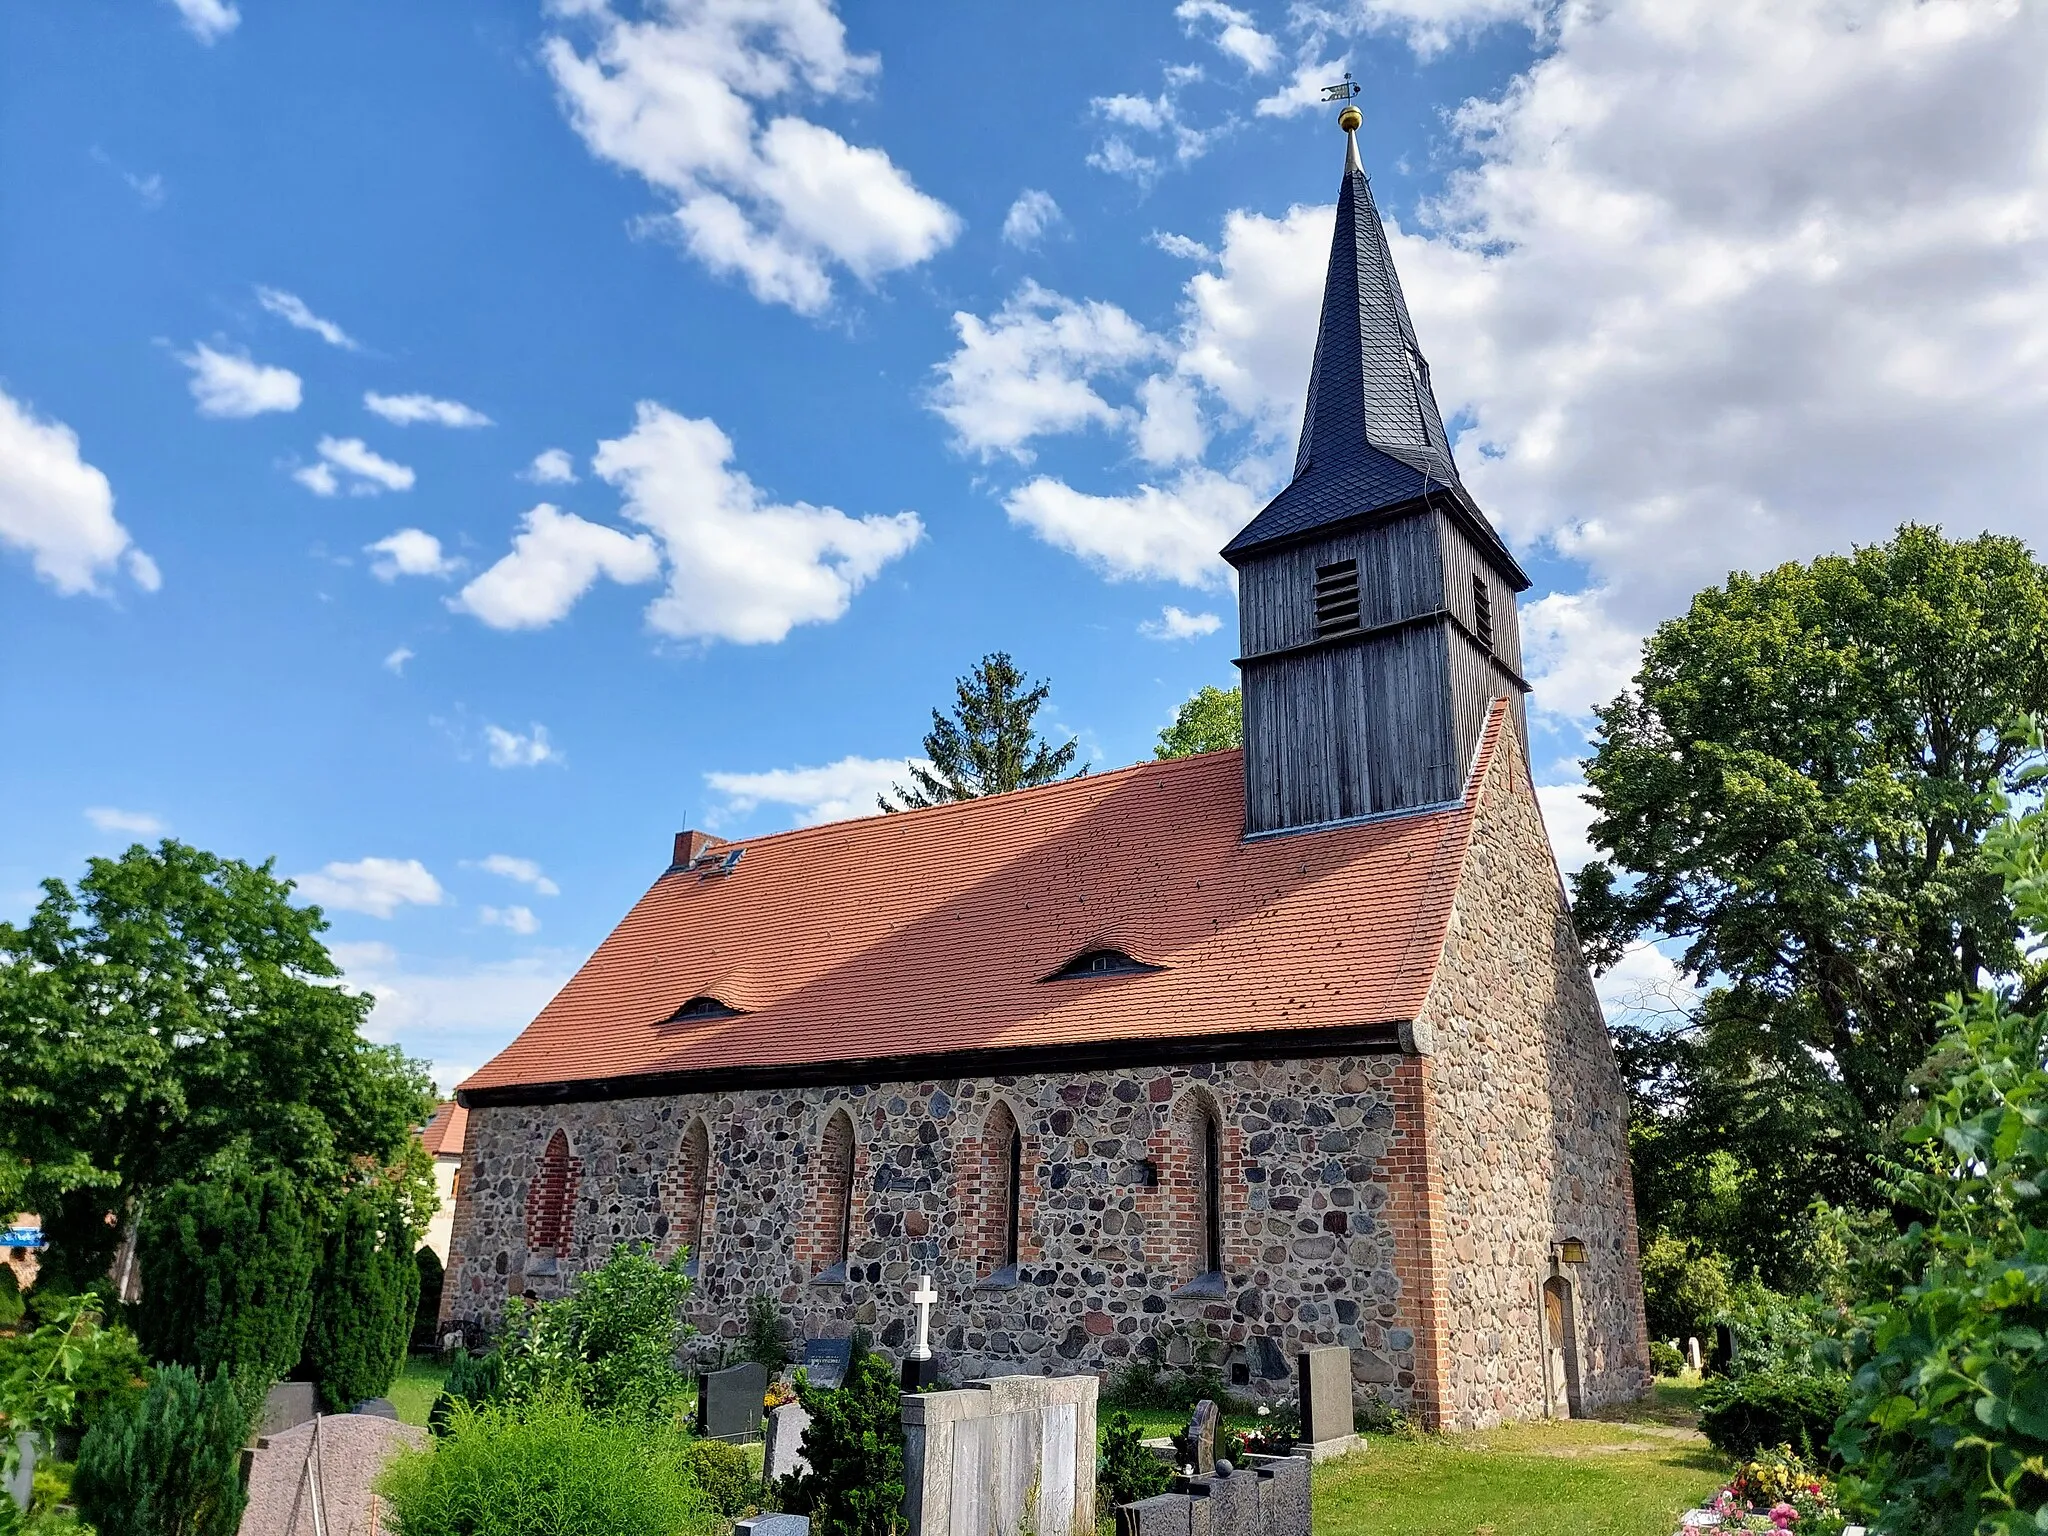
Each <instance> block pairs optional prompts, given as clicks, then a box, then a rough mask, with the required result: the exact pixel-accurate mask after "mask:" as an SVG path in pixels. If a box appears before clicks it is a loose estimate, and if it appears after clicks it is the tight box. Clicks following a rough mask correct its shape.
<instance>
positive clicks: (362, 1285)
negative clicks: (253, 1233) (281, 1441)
mask: <svg viewBox="0 0 2048 1536" xmlns="http://www.w3.org/2000/svg"><path fill="white" fill-rule="evenodd" d="M412 1245H413V1233H412V1231H411V1230H410V1229H409V1228H408V1227H407V1226H406V1222H405V1214H404V1210H403V1208H402V1207H401V1205H400V1204H399V1202H398V1201H397V1200H395V1199H394V1198H392V1196H391V1194H390V1193H389V1192H388V1191H383V1190H376V1189H362V1190H357V1191H354V1192H352V1193H351V1194H350V1195H349V1197H348V1198H347V1199H346V1200H345V1201H343V1202H342V1207H341V1210H340V1212H339V1213H338V1214H337V1215H336V1217H335V1220H334V1223H333V1227H332V1230H331V1231H330V1232H329V1233H328V1236H327V1244H326V1253H325V1256H324V1259H323V1261H322V1263H321V1266H320V1270H319V1273H318V1274H317V1275H316V1276H315V1279H314V1286H313V1317H312V1321H311V1323H310V1324H309V1325H308V1326H307V1329H306V1349H305V1356H304V1358H303V1360H302V1361H301V1364H302V1366H303V1367H304V1368H305V1370H306V1372H307V1374H309V1375H311V1376H312V1377H313V1379H314V1380H315V1381H317V1382H319V1383H320V1397H321V1400H322V1401H323V1402H324V1403H325V1404H326V1405H327V1410H328V1412H330V1413H346V1412H348V1411H349V1410H350V1409H351V1408H353V1407H354V1406H355V1405H356V1404H357V1403H360V1402H364V1401H366V1400H368V1399H370V1398H373V1397H380V1396H382V1395H383V1393H384V1390H385V1389H386V1388H387V1387H389V1386H390V1385H391V1382H392V1380H393V1378H394V1377H396V1376H397V1375H398V1371H399V1368H400V1367H401V1366H403V1365H404V1364H405V1346H406V1340H407V1339H408V1338H409V1337H410V1336H411V1333H412V1325H413V1315H414V1311H415V1309H416V1308H417V1307H418V1305H419V1294H420V1272H419V1267H418V1265H416V1264H415V1263H414V1262H413V1257H412Z"/></svg>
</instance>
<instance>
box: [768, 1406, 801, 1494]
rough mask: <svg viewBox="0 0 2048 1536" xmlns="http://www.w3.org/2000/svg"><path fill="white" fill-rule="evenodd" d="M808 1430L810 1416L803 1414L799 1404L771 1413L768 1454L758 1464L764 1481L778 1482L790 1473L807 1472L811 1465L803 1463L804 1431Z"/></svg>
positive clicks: (782, 1407)
mask: <svg viewBox="0 0 2048 1536" xmlns="http://www.w3.org/2000/svg"><path fill="white" fill-rule="evenodd" d="M810 1427H811V1416H810V1414H808V1413H807V1412H805V1411H804V1405H803V1404H802V1403H784V1404H783V1405H782V1406H781V1407H779V1408H775V1409H772V1410H770V1412H769V1414H768V1454H767V1455H766V1457H765V1458H764V1459H763V1460H762V1463H761V1479H762V1481H763V1482H768V1483H778V1482H780V1481H782V1479H783V1478H785V1477H788V1476H789V1475H790V1474H791V1473H792V1472H808V1471H809V1470H810V1467H811V1464H810V1463H809V1462H808V1461H805V1460H804V1450H803V1446H804V1431H805V1430H807V1429H809V1428H810Z"/></svg>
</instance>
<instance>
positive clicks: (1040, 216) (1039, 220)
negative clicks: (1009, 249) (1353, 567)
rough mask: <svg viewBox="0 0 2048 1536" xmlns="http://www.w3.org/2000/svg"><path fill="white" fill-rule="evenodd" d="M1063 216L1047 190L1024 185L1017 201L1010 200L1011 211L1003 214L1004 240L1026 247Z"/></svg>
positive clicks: (1007, 242)
mask: <svg viewBox="0 0 2048 1536" xmlns="http://www.w3.org/2000/svg"><path fill="white" fill-rule="evenodd" d="M1063 217H1064V216H1063V215H1062V214H1061V213H1060V205H1059V204H1058V203H1056V202H1054V201H1053V198H1052V194H1051V193H1050V192H1041V191H1039V190H1038V189H1037V188H1035V187H1027V188H1026V189H1025V190H1024V191H1022V192H1020V193H1018V194H1017V201H1015V202H1014V203H1012V204H1010V211H1009V212H1008V213H1006V214H1004V215H1003V243H1004V244H1006V245H1014V246H1016V247H1017V248H1018V249H1019V250H1027V249H1029V248H1030V247H1031V246H1033V245H1036V244H1037V243H1038V241H1039V238H1040V237H1041V236H1042V235H1044V233H1045V232H1046V231H1047V230H1048V229H1051V228H1052V227H1053V226H1054V225H1055V224H1058V223H1060V222H1061V221H1062V219H1063Z"/></svg>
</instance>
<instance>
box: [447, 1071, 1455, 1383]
mask: <svg viewBox="0 0 2048 1536" xmlns="http://www.w3.org/2000/svg"><path fill="white" fill-rule="evenodd" d="M1400 1060H1401V1058H1399V1057H1397V1056H1393V1055H1376V1056H1375V1055H1366V1056H1358V1057H1335V1058H1326V1059H1312V1060H1280V1061H1265V1062H1254V1061H1242V1062H1226V1063H1195V1064H1192V1065H1187V1066H1175V1067H1169V1068H1158V1069H1150V1070H1124V1071H1114V1072H1087V1073H1073V1074H1061V1073H1048V1074H1039V1075H1030V1076H1014V1077H1007V1076H1006V1077H994V1078H983V1079H969V1080H959V1079H948V1080H943V1081H928V1082H920V1083H898V1084H879V1085H873V1086H861V1087H852V1088H839V1087H805V1088H791V1089H787V1090H776V1089H753V1090H745V1091H738V1092H730V1093H720V1094H708V1095H682V1096H677V1097H668V1098H650V1099H625V1100H616V1101H612V1102H607V1103H586V1104H565V1105H560V1106H551V1107H548V1108H545V1109H528V1108H480V1109H476V1110H472V1111H471V1114H470V1120H469V1140H468V1145H467V1148H466V1157H467V1160H468V1163H469V1169H470V1173H469V1178H468V1180H467V1184H466V1187H465V1190H464V1195H463V1201H462V1210H461V1211H460V1212H459V1214H458V1217H457V1220H456V1224H455V1228H456V1230H455V1236H454V1240H453V1249H454V1252H453V1254H452V1256H451V1261H450V1270H449V1277H448V1284H447V1290H446V1293H445V1295H446V1301H445V1302H444V1309H445V1316H446V1317H447V1318H448V1319H449V1321H450V1322H451V1324H454V1325H460V1326H464V1327H467V1328H469V1329H471V1330H472V1331H488V1330H489V1329H490V1328H491V1327H492V1326H494V1324H495V1322H496V1319H497V1317H498V1313H499V1309H500V1307H501V1306H502V1304H503V1301H504V1299H505V1298H506V1297H507V1296H516V1295H523V1294H529V1293H530V1294H532V1295H535V1296H539V1297H549V1296H554V1295H557V1294H560V1292H561V1290H562V1289H563V1287H564V1286H565V1285H566V1283H567V1282H568V1280H569V1278H570V1277H571V1276H573V1275H574V1274H575V1273H576V1272H578V1271H579V1270H581V1269H583V1268H585V1267H587V1266H589V1265H591V1264H593V1263H595V1262H598V1261H601V1260H602V1258H603V1256H604V1255H605V1254H607V1253H608V1252H609V1251H610V1250H611V1248H612V1247H613V1246H614V1245H615V1244H617V1243H620V1242H632V1241H646V1242H651V1243H654V1244H655V1245H657V1247H658V1248H660V1249H662V1250H663V1251H672V1250H673V1247H674V1245H675V1242H676V1241H677V1238H678V1234H679V1231H680V1226H681V1216H682V1213H681V1212H680V1211H671V1210H668V1209H666V1208H665V1206H666V1204H668V1203H673V1199H674V1195H673V1193H671V1192H674V1191H678V1190H680V1189H681V1188H683V1187H685V1181H683V1180H682V1179H681V1178H679V1177H678V1176H677V1175H676V1174H675V1173H674V1172H672V1165H674V1164H675V1163H676V1162H677V1160H678V1159H679V1158H680V1157H681V1156H682V1155H683V1154H682V1148H683V1146H684V1140H685V1137H686V1136H687V1135H688V1134H689V1132H690V1130H691V1128H692V1126H693V1125H695V1124H697V1123H698V1122H699V1121H701V1122H702V1123H703V1125H704V1126H705V1128H706V1130H707V1131H708V1134H709V1142H710V1149H711V1158H710V1170H709V1185H710V1188H709V1189H708V1191H707V1198H706V1202H705V1209H706V1215H705V1222H706V1227H707V1231H708V1234H709V1235H708V1237H707V1240H706V1243H705V1247H704V1250H703V1251H702V1252H701V1253H700V1254H699V1256H698V1289H697V1292H696V1296H695V1311H694V1319H693V1320H694V1321H695V1323H696V1324H697V1326H698V1327H699V1328H700V1329H701V1330H703V1331H704V1332H706V1333H710V1334H723V1335H725V1336H727V1337H731V1336H733V1335H735V1334H737V1332H738V1331H739V1330H740V1328H741V1326H742V1323H743V1321H744V1317H745V1310H746V1303H747V1301H748V1298H750V1297H751V1296H753V1295H754V1294H756V1293H759V1292H766V1293H768V1294H770V1295H772V1296H773V1297H774V1298H775V1299H776V1301H777V1302H778V1303H779V1304H780V1305H781V1307H782V1308H783V1310H784V1314H785V1316H787V1317H788V1318H789V1319H790V1320H791V1322H792V1323H793V1324H794V1325H795V1326H796V1327H797V1328H799V1329H801V1330H802V1331H803V1332H804V1333H805V1334H806V1335H807V1336H811V1337H827V1336H833V1335H839V1336H843V1335H845V1334H846V1333H847V1332H849V1331H850V1330H851V1329H852V1328H853V1326H854V1325H856V1324H860V1325H864V1326H866V1327H868V1328H870V1329H871V1330H873V1332H874V1334H875V1336H876V1338H877V1340H878V1342H880V1343H881V1344H882V1345H883V1346H884V1347H889V1348H898V1347H900V1346H902V1345H903V1344H904V1343H905V1342H906V1340H905V1329H906V1325H907V1319H908V1317H909V1308H908V1307H907V1305H906V1304H905V1303H904V1301H903V1299H902V1298H903V1295H904V1292H905V1290H906V1288H907V1286H908V1284H909V1280H910V1277H911V1276H913V1275H915V1274H918V1273H923V1272H929V1273H930V1274H931V1275H932V1276H933V1277H934V1280H935V1283H936V1285H937V1288H938V1291H939V1294H940V1297H941V1300H940V1303H939V1305H938V1307H937V1308H936V1310H935V1312H934V1315H933V1342H934V1345H935V1347H936V1348H937V1349H938V1350H939V1351H940V1353H941V1354H942V1355H943V1356H944V1364H945V1366H946V1368H947V1370H948V1372H949V1374H950V1375H951V1376H952V1377H953V1379H955V1380H959V1381H965V1380H970V1379H974V1378H977V1377H983V1376H996V1375H1002V1374H1006V1373H1011V1372H1018V1371H1025V1372H1041V1371H1056V1372H1062V1373H1065V1372H1073V1371H1077V1370H1083V1371H1085V1370H1095V1371H1110V1370H1115V1369H1117V1368H1118V1367H1120V1366H1122V1365H1124V1364H1125V1363H1126V1362H1128V1361H1130V1360H1131V1359H1132V1358H1133V1357H1134V1356H1135V1355H1137V1354H1139V1352H1140V1351H1148V1352H1150V1351H1157V1352H1159V1353H1160V1354H1161V1355H1162V1356H1164V1357H1165V1358H1167V1359H1168V1360H1170V1361H1173V1362H1176V1363H1179V1362H1184V1361H1185V1360H1186V1359H1187V1357H1188V1355H1189V1353H1190V1351H1191V1349H1192V1348H1193V1345H1194V1342H1195V1340H1196V1339H1197V1338H1198V1337H1199V1336H1202V1335H1204V1334H1206V1335H1208V1336H1210V1337H1211V1338H1213V1339H1214V1340H1215V1342H1216V1343H1217V1344H1218V1345H1220V1346H1221V1347H1222V1348H1223V1350H1224V1351H1225V1352H1226V1357H1225V1360H1224V1362H1223V1363H1224V1364H1226V1365H1229V1364H1238V1365H1241V1366H1243V1367H1245V1368H1246V1370H1247V1371H1248V1372H1249V1375H1250V1380H1249V1382H1245V1383H1241V1384H1240V1385H1239V1388H1238V1390H1240V1391H1245V1392H1249V1393H1254V1394H1259V1393H1263V1394H1265V1395H1269V1396H1274V1397H1281V1396H1285V1395H1286V1394H1287V1393H1288V1392H1289V1391H1290V1390H1291V1387H1290V1383H1289V1380H1288V1377H1289V1375H1290V1368H1291V1365H1292V1361H1293V1356H1294V1354H1295V1352H1296V1351H1297V1350H1299V1349H1303V1348H1307V1347H1310V1346H1313V1345H1319V1344H1343V1345H1346V1346H1348V1347H1350V1348H1351V1349H1353V1350H1355V1351H1356V1352H1357V1353H1356V1357H1355V1358H1356V1361H1357V1373H1358V1376H1359V1380H1360V1385H1361V1389H1364V1388H1366V1387H1370V1388H1373V1389H1376V1390H1378V1391H1379V1392H1381V1393H1382V1395H1384V1396H1385V1397H1387V1398H1388V1399H1389V1400H1391V1401H1394V1402H1396V1403H1404V1404H1405V1403H1409V1402H1411V1392H1412V1389H1413V1387H1414V1380H1415V1378H1414V1357H1415V1337H1414V1331H1413V1326H1412V1322H1411V1320H1410V1318H1409V1317H1408V1315H1407V1313H1408V1311H1409V1310H1410V1308H1409V1305H1408V1303H1407V1302H1406V1301H1404V1299H1403V1298H1402V1297H1401V1296H1400V1295H1399V1286H1398V1283H1397V1281H1396V1279H1395V1275H1394V1263H1393V1257H1394V1255H1393V1249H1394V1235H1393V1232H1392V1229H1391V1227H1390V1225H1389V1223H1388V1221H1387V1220H1386V1219H1385V1212H1386V1209H1387V1205H1388V1190H1387V1186H1386V1178H1387V1169H1386V1167H1385V1166H1384V1163H1385V1159H1386V1157H1387V1155H1388V1150H1389V1146H1390V1144H1391V1142H1392V1140H1393V1136H1392V1132H1393V1120H1394V1098H1393V1091H1392V1083H1393V1079H1394V1075H1395V1072H1396V1070H1397V1067H1398V1065H1399V1062H1400ZM1197 1102H1203V1103H1206V1105H1207V1106H1208V1108H1209V1109H1210V1110H1211V1112H1213V1113H1214V1114H1215V1115H1216V1117H1217V1120H1218V1124H1219V1126H1220V1128H1221V1132H1222V1135H1221V1143H1222V1160H1223V1169H1224V1179H1223V1187H1222V1191H1221V1203H1222V1216H1223V1239H1224V1269H1223V1272H1222V1273H1221V1274H1220V1275H1197V1274H1196V1273H1194V1272H1193V1265H1194V1263H1196V1262H1198V1261H1197V1260H1196V1259H1195V1258H1194V1255H1195V1254H1197V1253H1198V1252H1199V1251H1200V1249H1201V1247H1202V1243H1201V1239H1200V1234H1199V1231H1190V1230H1187V1229H1188V1228H1189V1227H1190V1226H1191V1225H1192V1224H1193V1223H1194V1222H1197V1221H1199V1220H1200V1219H1201V1215H1200V1213H1201V1210H1202V1202H1201V1200H1200V1199H1199V1198H1198V1191H1197V1190H1196V1189H1194V1188H1193V1187H1192V1181H1193V1180H1195V1179H1198V1178H1199V1177H1200V1172H1199V1170H1200V1166H1201V1161H1200V1158H1199V1157H1198V1156H1197V1155H1195V1152H1194V1149H1192V1148H1186V1147H1182V1146H1181V1145H1180V1142H1181V1141H1182V1140H1184V1139H1186V1137H1187V1135H1188V1127H1190V1126H1191V1125H1193V1124H1195V1123H1197V1117H1196V1116H1195V1115H1194V1114H1193V1113H1192V1106H1193V1105H1194V1104H1196V1103H1197ZM998 1103H1001V1104H1002V1105H1004V1106H1005V1107H1006V1109H1007V1111H1008V1113H1009V1114H1011V1115H1013V1116H1014V1117H1015V1119H1016V1123H1017V1125H1018V1127H1019V1129H1020V1130H1021V1132H1022V1136H1023V1142H1024V1175H1023V1185H1024V1188H1023V1199H1022V1215H1021V1226H1022V1231H1021V1234H1020V1236H1021V1239H1022V1241H1021V1242H1020V1245H1019V1247H1020V1250H1021V1251H1020V1260H1021V1262H1020V1263H1019V1265H1018V1266H1017V1268H1016V1269H1015V1271H1014V1272H1004V1271H1001V1270H999V1269H997V1268H996V1267H995V1266H996V1265H997V1264H999V1263H1000V1258H1001V1255H1000V1254H999V1253H992V1252H989V1251H988V1249H989V1248H990V1246H991V1245H990V1237H989V1234H988V1230H987V1226H986V1224H985V1223H984V1222H982V1221H980V1220H979V1219H978V1214H979V1213H978V1209H977V1199H976V1195H975V1192H976V1190H977V1189H978V1188H979V1187H980V1185H981V1182H982V1180H981V1179H979V1178H973V1177H960V1178H956V1177H955V1170H956V1168H961V1167H963V1166H964V1168H966V1169H968V1170H972V1169H976V1168H978V1167H984V1166H985V1165H986V1161H987V1159H986V1154H985V1152H984V1150H983V1147H982V1132H983V1127H984V1123H985V1122H986V1120H987V1119H988V1116H989V1115H990V1113H991V1111H992V1110H993V1109H994V1108H995V1106H996V1105H997V1104H998ZM841 1110H844V1111H846V1112H847V1114H848V1115H849V1116H850V1118H851V1121H852V1124H853V1126H854V1129H855V1134H856V1137H857V1138H858V1155H857V1158H856V1164H855V1167H856V1179H855V1190H856V1197H857V1199H858V1201H859V1209H858V1210H857V1211H856V1213H855V1218H854V1222H853V1240H852V1250H853V1251H852V1255H851V1258H850V1261H849V1262H848V1263H847V1265H846V1267H845V1271H844V1279H843V1280H834V1279H825V1280H821V1279H820V1278H819V1277H820V1274H821V1273H822V1274H824V1275H830V1274H831V1273H832V1266H830V1265H829V1264H826V1263H822V1262H819V1261H820V1260H822V1259H824V1258H826V1257H828V1256H827V1255H823V1254H820V1253H818V1252H817V1250H816V1246H815V1244H813V1243H812V1242H810V1241H809V1240H808V1239H806V1238H805V1236H804V1234H806V1233H809V1232H812V1231H814V1230H815V1222H814V1220H813V1213H814V1211H815V1210H816V1209H817V1208H818V1207H819V1205H820V1204H821V1203H823V1202H825V1201H827V1200H829V1198H830V1197H829V1195H828V1194H827V1193H826V1192H825V1191H823V1190H821V1189H820V1188H819V1187H818V1184H819V1176H820V1174H821V1172H822V1168H821V1166H820V1165H821V1163H822V1161H823V1159H822V1158H821V1156H820V1143H821V1140H822V1137H823V1134H824V1132H825V1129H826V1126H827V1124H828V1122H829V1121H830V1119H831V1117H832V1116H834V1115H835V1114H837V1113H838V1112H839V1111H841ZM557 1129H560V1130H562V1131H563V1132H565V1134H566V1135H567V1137H568V1139H569V1145H570V1150H571V1153H572V1154H573V1156H574V1158H575V1160H576V1163H577V1164H578V1182H577V1187H576V1189H575V1190H574V1191H573V1196H572V1234H571V1236H570V1238H569V1240H568V1241H567V1242H566V1244H565V1245H564V1246H563V1247H562V1249H561V1250H560V1252H559V1253H557V1254H556V1255H554V1256H553V1257H549V1256H546V1255H541V1254H536V1253H531V1252H529V1250H528V1249H527V1247H526V1220H525V1213H526V1201H527V1191H528V1188H529V1186H530V1185H531V1184H532V1182H533V1180H534V1177H535V1175H536V1173H537V1172H538V1171H539V1169H540V1164H541V1158H542V1152H543V1149H544V1148H545V1147H546V1145H547V1143H548V1140H549V1138H550V1137H551V1136H552V1135H553V1134H554V1132H555V1131H556V1130H557ZM1003 1129H1004V1130H1005V1132H1006V1131H1007V1127H1004V1128H1003ZM1261 1337H1263V1339H1265V1340H1267V1341H1269V1342H1266V1343H1263V1344H1261V1343H1259V1342H1258V1339H1259V1338H1261Z"/></svg>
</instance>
